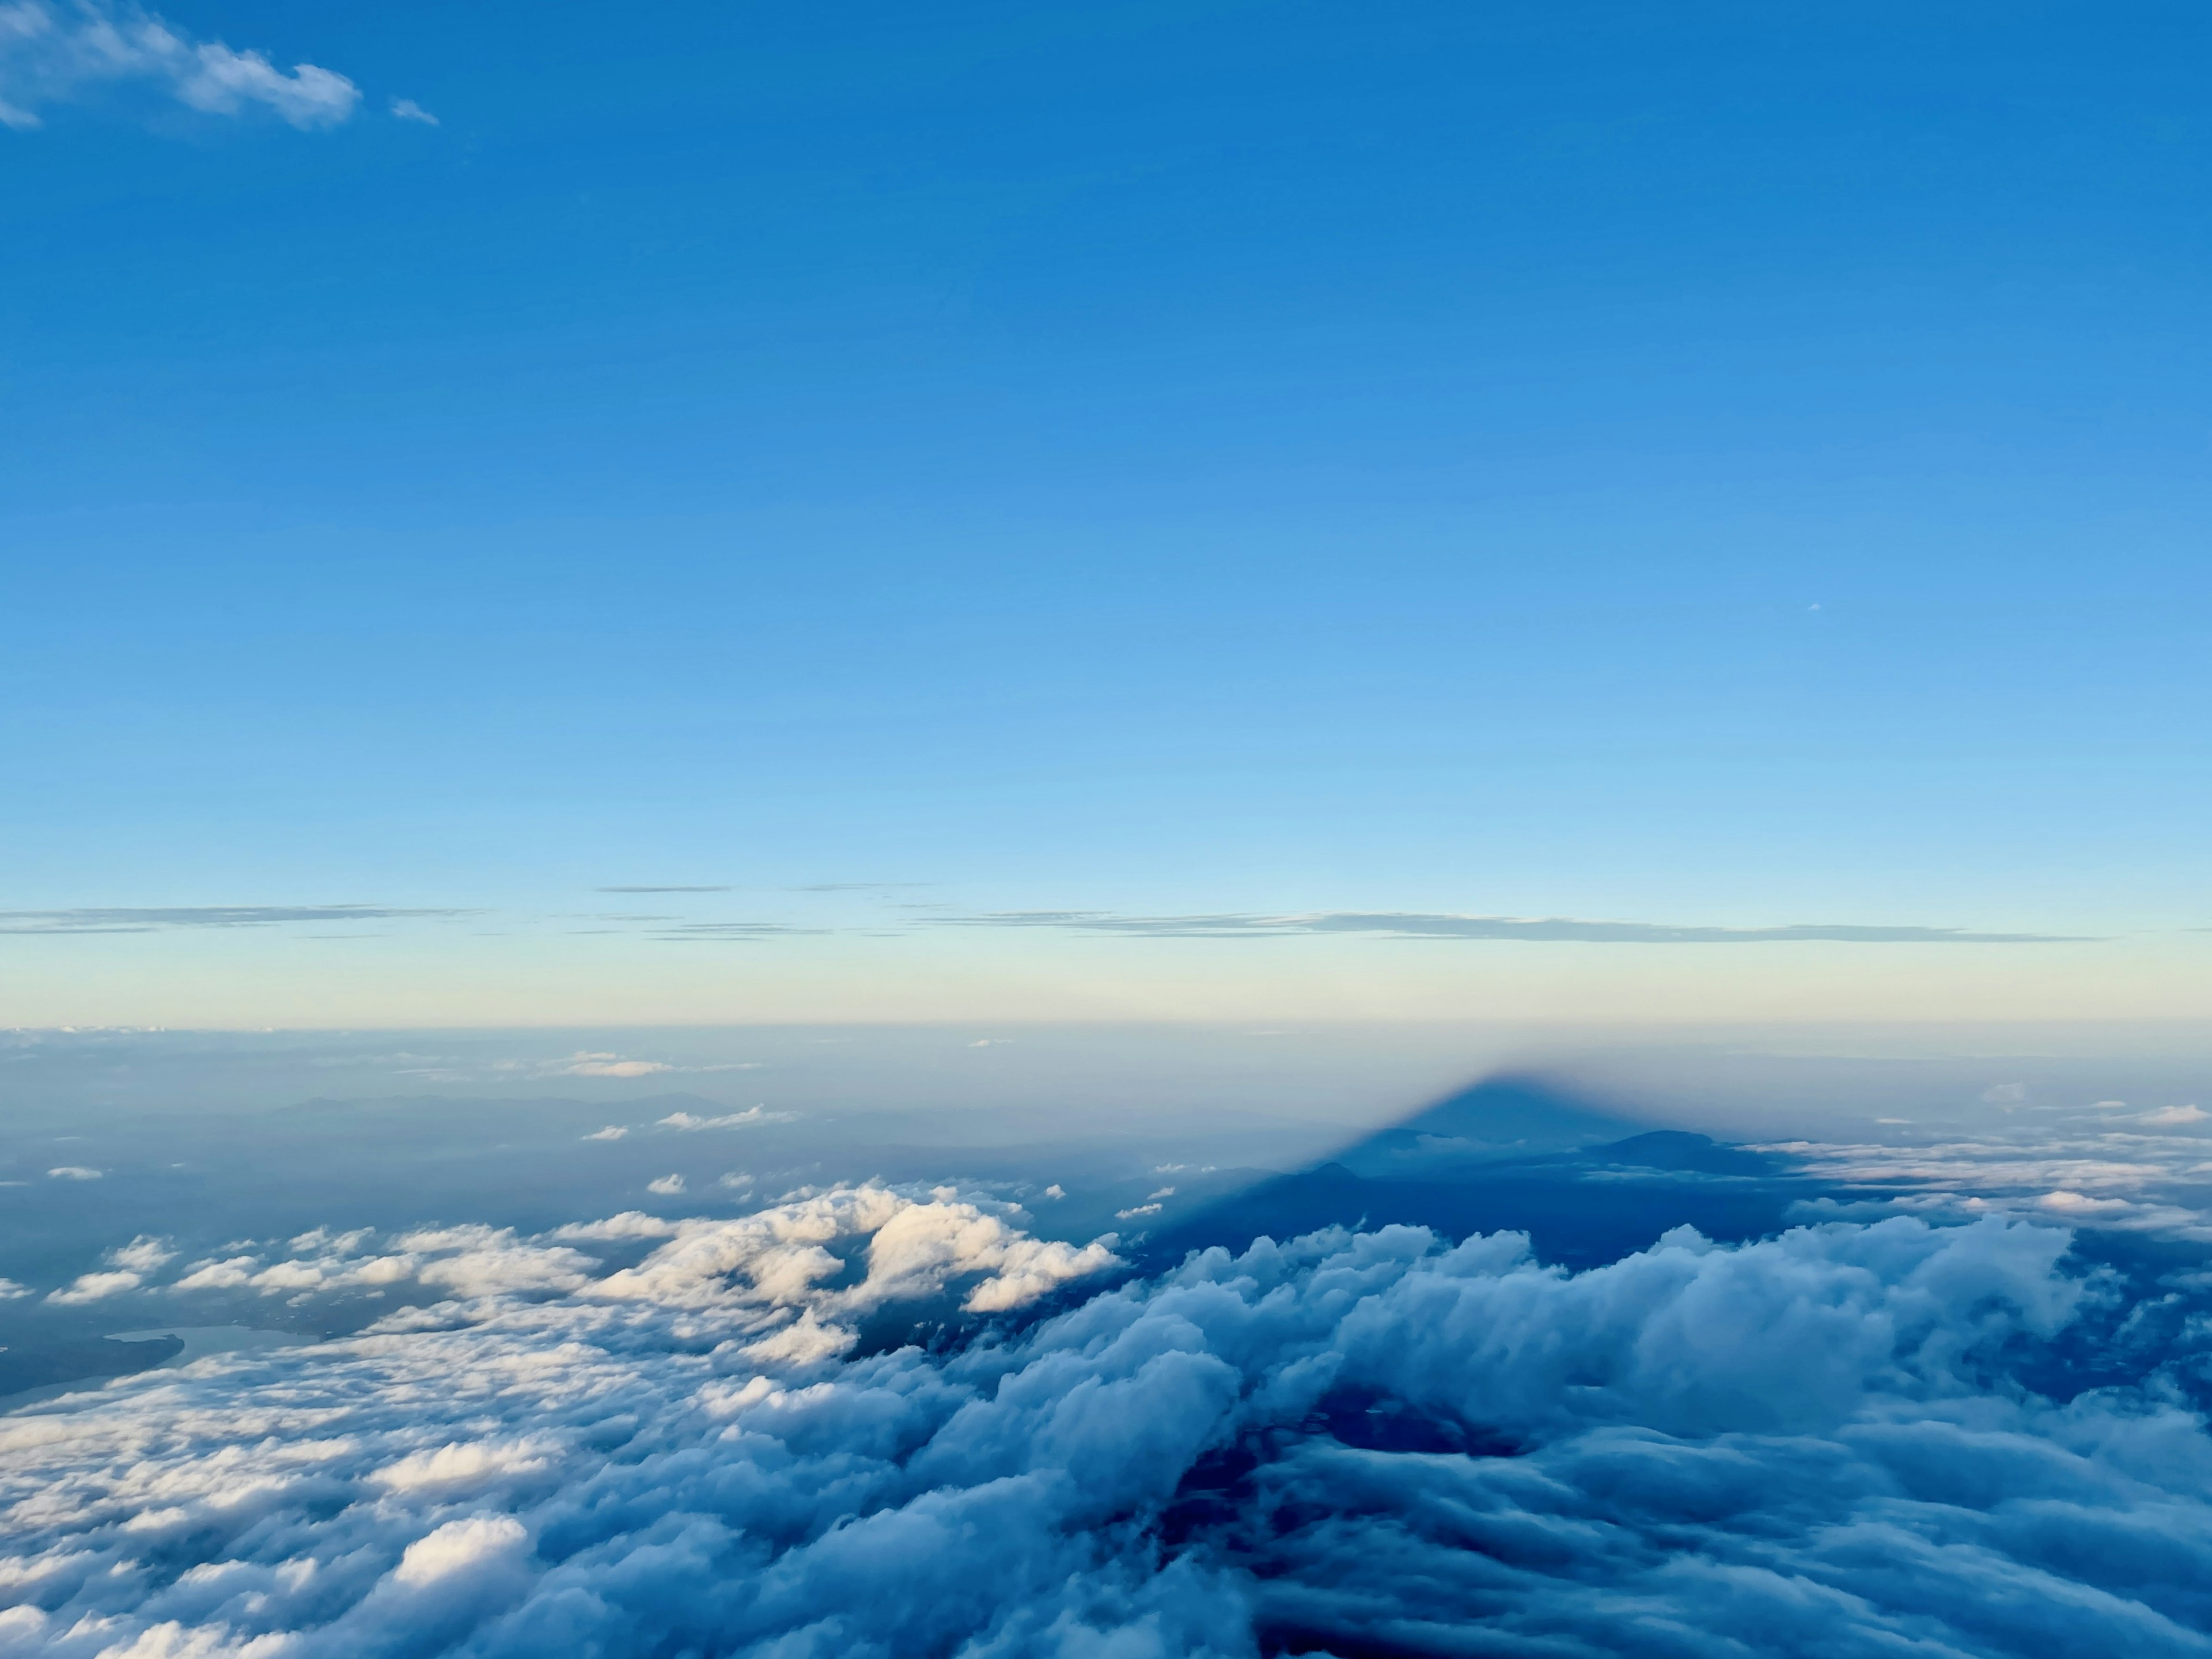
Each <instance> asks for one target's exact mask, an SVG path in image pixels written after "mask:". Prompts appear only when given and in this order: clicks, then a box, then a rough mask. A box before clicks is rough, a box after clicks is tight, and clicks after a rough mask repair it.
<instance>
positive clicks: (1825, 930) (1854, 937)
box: [936, 910, 2079, 945]
mask: <svg viewBox="0 0 2212 1659" xmlns="http://www.w3.org/2000/svg"><path fill="white" fill-rule="evenodd" d="M936 925H937V926H939V927H1048V928H1054V929H1060V930H1063V931H1066V932H1071V933H1125V934H1135V935H1139V936H1142V937H1145V938H1149V939H1273V938H1279V937H1282V936H1284V935H1287V934H1298V933H1364V934H1370V935H1372V936H1375V937H1376V938H1381V939H1526V940H1532V941H1536V942H1550V943H1554V944H1577V945H1790V944H1820V943H1827V944H1839V945H2056V944H2064V943H2075V942H2079V941H2077V940H2075V939H2073V937H2072V936H2071V935H2062V934H2056V933H1969V932H1967V931H1966V930H1965V929H1963V928H1958V927H1862V926H1856V925H1847V924H1843V923H1802V924H1797V925H1793V926H1790V927H1676V926H1672V925H1668V924H1664V923H1659V922H1648V921H1577V920H1575V919H1574V918H1572V917H1568V916H1468V915H1437V914H1430V913H1425V912H1417V911H1406V910H1328V911H1320V912H1316V913H1314V914H1311V915H1279V916H1276V915H1237V914H1231V913H1224V914H1219V915H1188V916H1124V915H1114V914H1112V913H1111V912H1109V911H1104V910H1000V911H994V912H991V913H988V914H986V915H973V916H946V917H943V918H940V919H939V921H937V923H936Z"/></svg>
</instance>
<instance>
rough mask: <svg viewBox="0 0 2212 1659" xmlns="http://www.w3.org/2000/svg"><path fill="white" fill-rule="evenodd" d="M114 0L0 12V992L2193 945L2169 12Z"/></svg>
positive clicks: (2198, 173)
mask: <svg viewBox="0 0 2212 1659" xmlns="http://www.w3.org/2000/svg"><path fill="white" fill-rule="evenodd" d="M11 15H14V16H15V17H16V18H18V19H21V18H42V19H44V20H45V22H44V24H43V25H42V27H43V30H44V32H43V33H38V34H37V37H36V38H35V39H33V32H26V31H24V30H19V31H18V32H17V35H16V36H15V37H11V39H10V40H9V41H6V42H0V104H4V105H6V106H9V108H10V109H13V110H15V112H17V114H18V115H19V116H20V117H21V119H18V120H16V121H15V122H13V123H12V125H6V126H0V151H4V157H3V158H0V235H4V237H5V239H6V243H7V245H8V246H9V248H10V250H11V251H12V252H13V255H14V257H11V258H9V259H7V260H6V261H5V262H4V263H0V574H4V581H5V588H4V593H5V601H4V609H5V611H6V612H7V613H8V616H9V622H8V625H7V630H6V635H5V637H6V640H7V647H6V651H5V653H4V656H0V766H4V767H5V769H6V775H7V776H8V777H9V778H10V779H11V780H12V786H11V790H10V793H11V795H12V796H13V798H14V799H13V802H12V804H11V806H10V809H9V811H8V812H7V813H5V814H4V815H0V869H4V871H5V891H4V893H0V908H4V909H6V910H7V911H8V912H9V913H10V915H11V917H12V918H13V919H12V920H11V921H9V922H8V923H7V924H5V925H6V926H8V927H12V928H14V929H15V930H16V931H14V932H10V933H0V990H4V1000H5V1001H6V1003H7V1005H8V1006H9V1008H12V1009H13V1010H14V1011H15V1012H14V1015H13V1019H14V1022H15V1023H25V1024H39V1023H46V1022H64V1021H66V1022H72V1023H100V1022H122V1021H131V1022H137V1021H161V1022H164V1023H203V1024H264V1023H266V1024H374V1023H380V1022H386V1021H391V1022H408V1021H421V1020H439V1021H447V1022H459V1023H466V1022H468V1021H471V1020H477V1019H481V1020H485V1021H499V1022H502V1023H512V1022H514V1021H518V1020H524V1021H526V1020H530V1019H535V1018H544V1019H570V1020H587V1019H624V1020H637V1019H649V1018H676V1019H710V1018H755V1017H758V1018H878V1017H884V1018H891V1017H896V1018H913V1017H943V1018H955V1017H957V1018H972V1017H986V1018H996V1017H1001V1016H1003V1017H1006V1018H1024V1017H1036V1018H1080V1017H1087V1016H1093V1015H1096V1016H1117V1015H1144V1016H1146V1017H1154V1016H1159V1015H1163V1014H1170V1015H1171V1014H1183V1013H1210V1014H1218V1015H1221V1016H1224V1017H1230V1018H1246V1017H1258V1016H1273V1015H1274V1014H1278V1013H1279V1014H1282V1015H1285V1016H1286V1017H1287V1016H1297V1017H1308V1018H1314V1017H1321V1016H1323V1015H1346V1016H1359V1017H1391V1016H1420V1017H1427V1018H1442V1017H1457V1016H1465V1017H1469V1018H1474V1017H1486V1018H1487V1017H1499V1016H1503V1017H1510V1018H1521V1017H1528V1018H1544V1017H1565V1016H1569V1015H1572V1016H1574V1017H1577V1018H1635V1017H1652V1018H1674V1017H1678V1016H1680V1017H1687V1016H1691V1015H1696V1016H1700V1017H1728V1018H1736V1017H1745V1018H1761V1017H1765V1016H1768V1015H1773V1016H1777V1017H1788V1018H1796V1019H1802V1018H1819V1017H1823V1016H1832V1017H1836V1018H1847V1017H1857V1016H1862V1015H1864V1016H1877V1015H1878V1016H1882V1017H1899V1016H1907V1015H1910V1016H1918V1017H1930V1016H1942V1015H1945V1014H1955V1015H1958V1016H1960V1017H1973V1018H1995V1017H2002V1016H2004V1015H2006V1014H2008V1013H2010V1014H2015V1015H2045V1014H2055V1013H2065V1014H2078V1015H2084V1016H2118V1015H2129V1014H2139V1015H2145V1016H2176V1015H2186V1014H2191V1013H2201V1012H2203V1007H2204V1006H2205V998H2206V995H2207V993H2208V991H2212V971H2208V970H2209V969H2212V934H2203V933H2198V934H2191V933H2188V932H2186V931H2185V930H2187V929H2190V928H2203V927H2212V911H2208V909H2207V907H2206V904H2205V902H2204V900H2203V893H2204V891H2205V878H2206V877H2207V875H2208V873H2212V872H2209V871H2208V864H2212V860H2208V857H2207V855H2206V854H2205V852H2204V850H2203V849H2204V839H2203V832H2202V825H2203V816H2204V811H2205V809H2206V807H2207V805H2208V799H2207V797H2208V793H2212V792H2208V789H2207V787H2206V784H2205V780H2206V778H2207V777H2208V776H2209V775H2212V773H2208V770H2207V767H2206V764H2205V763H2206V760H2207V756H2206V743H2205V739H2204V737H2203V732H2204V731H2205V729H2206V720H2205V711H2206V692H2207V690H2208V679H2212V669H2208V667H2207V653H2206V652H2205V650H2204V643H2205V639H2204V627H2205V624H2204V616H2205V603H2206V599H2207V597H2208V594H2207V588H2208V586H2212V584H2208V580H2207V577H2206V574H2205V569H2206V561H2205V559H2204V557H2203V545H2204V540H2205V531H2206V527H2207V523H2208V518H2212V513H2208V508H2212V405H2208V403H2207V400H2206V398H2205V396H2204V392H2203V387H2204V386H2205V384H2206V369H2207V368H2208V363H2207V358H2208V356H2212V351H2208V338H2207V334H2206V330H2205V328H2204V325H2203V314H2202V313H2203V308H2202V296H2203V293H2204V291H2205V286H2206V282H2207V279H2208V276H2212V271H2208V270H2207V265H2208V258H2207V256H2208V252H2212V249H2209V248H2208V237H2212V230H2208V226H2212V217H2208V215H2207V213H2206V211H2205V209H2206V206H2207V201H2206V197H2207V193H2208V192H2207V185H2208V177H2209V176H2212V150H2209V149H2208V141H2212V113H2208V112H2207V111H2206V110H2205V107H2204V106H2203V97H2202V89H2201V84H2200V82H2201V74H2200V69H2201V64H2202V63H2203V49H2204V47H2205V46H2206V44H2207V41H2206V40H2205V35H2206V33H2207V32H2208V30H2212V23H2207V22H2206V21H2204V20H2203V19H2201V18H2198V17H2197V16H2194V15H2191V14H2190V13H2189V12H2188V11H2187V10H2186V9H2183V8H2178V7H2170V6H2167V7H2130V6H2118V7H2115V6H2111V5H2106V6H2100V7H2095V8H2092V7H2088V6H2086V5H2043V6H2033V5H2031V6H2017V5H2015V6H2006V7H1997V6H1994V5H1992V6H1971V5H1959V6H1948V7H1943V8H1938V9H1929V8H1924V7H1923V8H1909V7H1903V6H1887V7H1885V6H1865V7H1857V8H1851V9H1848V11H1844V12H1835V13H1832V14H1829V15H1821V16H1808V15H1788V14H1785V13H1783V12H1778V11H1776V10H1774V9H1767V8H1753V7H1749V6H1741V7H1737V6H1719V5H1705V6H1699V5H1685V6H1675V7H1668V8H1663V9H1651V8H1638V7H1627V6H1577V5H1558V4H1547V5H1525V6H1524V5H1481V6H1443V5H1428V4H1405V5H1399V6H1395V7H1388V8H1372V7H1367V8H1354V7H1349V6H1334V7H1330V6H1321V5H1291V4H1230V5H1203V4H1182V5H1176V6H1172V7H1170V6H1155V5H1127V6H1109V5H1094V6H1081V7H1066V8H1052V9H1041V8H1035V7H1015V6H1008V5H1000V6H983V5H975V6H947V7H936V8H925V9H915V8H911V7H902V8H894V7H877V6H859V5H855V6H843V7H832V8H810V9H798V10H794V9H768V8H761V7H753V6H744V5H738V6H729V7H721V8H702V7H681V8H678V7H651V6H644V7H633V8H626V9H623V12H622V13H621V14H620V15H610V14H608V13H606V12H605V11H604V9H596V8H595V9H583V8H580V7H566V6H560V5H537V6H532V7H530V8H527V9H525V8H521V7H513V6H501V5H487V6H474V7H470V8H466V9H455V8H449V7H441V8H435V9H434V8H430V7H428V6H421V5H409V4H386V5H380V6H377V7H374V8H371V7H365V6H341V5H337V4H331V3H321V4H316V5H313V6H296V5H295V6H276V5H226V4H193V5H190V6H183V7H180V8H179V9H165V10H163V11H162V13H161V16H162V18H163V19H164V20H165V21H166V23H167V27H168V30H169V32H170V33H169V39H170V40H172V41H173V42H174V43H176V45H175V47H174V50H170V49H169V48H162V49H161V50H160V51H154V50H152V49H148V50H146V51H143V52H141V53H140V56H139V58H135V59H134V60H133V63H134V64H135V65H136V67H134V68H133V69H132V70H131V73H129V74H108V75H106V76H95V75H92V74H90V73H88V72H87V71H85V70H83V69H82V64H83V63H84V62H85V61H86V60H85V59H84V58H83V57H82V53H81V52H80V53H78V55H76V56H74V57H72V56H70V52H74V51H76V48H75V47H74V46H71V44H70V43H71V42H72V41H77V40H80V39H81V37H82V31H83V30H84V29H85V28H87V27H90V26H91V21H98V20H99V19H100V18H103V17H104V18H105V20H106V21H107V22H109V23H111V24H112V25H114V26H115V27H118V28H122V29H124V30H125V31H129V30H132V29H142V28H143V24H144V15H143V14H127V13H124V12H120V11H112V10H111V11H108V12H106V13H102V14H86V13H82V12H77V11H72V10H70V9H68V8H64V7H56V8H43V7H41V6H40V5H39V4H37V3H35V0H34V3H33V5H32V6H31V7H29V8H28V9H19V10H18V11H16V12H15V13H13V14H11ZM88 20H90V21H88ZM133 38H134V39H140V38H143V36H134V37H133ZM26 42H27V43H28V44H26ZM216 43H220V44H221V46H222V47H224V48H227V49H228V52H229V53H231V54H233V56H228V57H226V56H220V55H218V56H217V57H216V58H213V59H211V58H210V57H209V55H208V54H209V52H213V51H214V50H215V47H216ZM246 52H258V53H260V54H262V56H263V59H265V62H263V63H262V67H261V68H260V69H258V70H256V69H254V68H253V67H252V62H248V61H246V60H241V59H239V58H236V57H235V56H234V54H240V53H246ZM252 61H255V62H258V61H261V60H252ZM210 62H213V63H215V64H216V66H217V67H218V68H223V69H224V70H225V73H226V74H227V76H228V79H226V80H223V81H222V82H221V84H220V85H218V86H216V87H215V88H214V90H212V91H210V89H209V88H210V84H211V83H210V82H206V81H205V80H204V78H200V79H196V78H194V77H196V76H201V77H204V75H205V74H206V73H207V72H208V71H207V68H206V66H207V65H208V64H210ZM241 62H245V64H246V67H244V68H243V69H240V68H239V67H237V65H238V64H240V63H241ZM295 64H309V65H313V66H315V67H316V69H317V70H319V71H321V72H322V74H323V76H324V77H325V78H323V79H319V80H318V79H316V78H314V77H313V76H305V77H304V78H301V77H299V76H294V72H293V71H292V68H291V66H293V65H295ZM180 65H181V66H182V67H179V66H180ZM226 66H227V67H226ZM288 76H293V78H289V79H288V78H286V77H288ZM328 77H343V82H344V87H343V88H340V87H339V85H338V83H337V82H334V81H332V80H331V79H329V78H328ZM348 88H349V89H348ZM226 100H227V101H226ZM398 100H407V102H406V105H405V107H406V108H407V109H408V110H409V111H410V112H411V113H410V114H408V115H395V114H393V113H392V111H393V109H394V107H395V104H396V103H397V101H398ZM624 887H628V888H639V887H689V888H700V889H720V891H701V892H690V893H682V894H657V895H643V894H617V893H609V892H605V891H602V890H603V889H609V888H624ZM339 906H358V907H366V908H363V909H356V910H351V911H343V910H338V909H335V908H331V907H339ZM217 907H220V908H217ZM287 910H289V911H297V912H301V913H302V914H299V915H288V914H282V912H284V911H287ZM380 912H423V913H431V914H418V915H397V914H377V913H380ZM1040 913H1048V917H1051V918H1063V919H1062V920H1049V919H1042V918H1041V916H1040ZM1401 915H1413V916H1415V917H1421V918H1430V919H1434V918H1459V917H1478V918H1508V919H1513V918H1523V919H1525V918H1568V919H1573V920H1577V921H1589V922H1604V923H1620V922H1626V923H1632V924H1638V925H1644V926H1654V925H1664V926H1668V927H1691V928H1703V929H1708V930H1717V929H1753V930H1765V929H1773V928H1778V927H1792V926H1803V925H1816V926H1826V927H1864V928H1873V929H1876V930H1883V931H1887V932H1890V933H1893V938H1892V939H1891V940H1890V942H1886V943H1884V942H1874V943H1869V942H1865V941H1863V940H1859V941H1839V940H1836V939H1809V940H1808V939H1786V940H1780V941H1776V940H1771V939H1769V940H1759V941H1750V940H1744V941H1722V942H1714V941H1712V940H1706V941H1705V942H1692V943H1662V942H1656V941H1654V940H1653V939H1650V938H1647V937H1644V936H1640V935H1638V934H1636V933H1634V932H1633V930H1631V931H1630V932H1629V933H1625V934H1620V936H1618V937H1610V938H1599V937H1585V938H1582V939H1574V940H1567V941H1562V940H1559V939H1550V938H1540V939H1527V938H1520V937H1514V936H1512V935H1511V932H1510V929H1508V930H1506V936H1505V937H1497V936H1495V935H1496V934H1497V933H1498V930H1497V929H1495V928H1492V929H1490V930H1489V931H1490V933H1491V935H1492V936H1489V937H1480V938H1474V939H1460V938H1447V939H1439V938H1437V937H1436V936H1435V934H1434V932H1433V928H1434V927H1435V926H1436V925H1437V924H1435V923H1434V922H1433V921H1431V922H1429V923H1425V924H1423V925H1424V926H1427V927H1431V932H1430V933H1419V930H1418V929H1416V930H1414V931H1415V936H1414V937H1412V938H1407V937H1401V936H1400V935H1401V934H1403V933H1406V932H1407V929H1405V928H1403V927H1392V926H1389V925H1383V924H1377V925H1375V926H1371V927H1363V926H1361V925H1359V924H1356V923H1354V924H1342V923H1340V922H1333V921H1326V920H1325V921H1324V923H1323V924H1322V925H1318V926H1315V925H1309V923H1308V922H1307V921H1304V920H1303V919H1307V918H1315V917H1320V918H1323V919H1328V918H1342V917H1346V916H1352V917H1376V916H1383V917H1391V916H1401ZM1191 917H1211V918H1230V919H1231V922H1230V924H1229V925H1228V927H1226V929H1224V928H1223V927H1213V928H1212V929H1211V930H1210V932H1211V934H1212V936H1210V937H1191V936H1190V935H1192V934H1193V933H1207V932H1208V931H1209V930H1208V929H1206V928H1203V927H1198V928H1194V927H1191V926H1189V925H1187V922H1186V920H1185V919H1188V918H1191ZM1253 918H1262V919H1273V920H1270V921H1266V922H1264V923H1261V924H1255V923H1254V922H1253V921H1252V920H1251V919H1253ZM1285 918H1289V919H1293V920H1292V921H1290V922H1288V923H1285V922H1284V921H1283V920H1282V919H1285ZM1152 924H1162V925H1158V926H1155V925H1152ZM1916 929H1959V930H1965V931H1966V932H1968V933H1997V934H2007V935H2017V934H2047V935H2065V936H2076V935H2087V936H2090V937H2091V939H2093V942H2092V943H2065V942H2055V943H2054V942H2034V943H1964V942H1958V941H1955V940H1934V939H1927V938H1923V937H1919V936H1917V935H1916V934H1915V933H1913V932H1912V930H1916ZM1897 930H1903V931H1901V932H1900V931H1897ZM1474 931H1475V932H1477V933H1481V932H1482V931H1483V930H1482V929H1480V928H1476V929H1474ZM1225 933H1226V934H1227V935H1228V936H1224V934H1225ZM1255 934H1256V935H1257V936H1255ZM331 935H347V937H330V936H331ZM9 1018H10V1016H9V1014H8V1013H6V1012H0V1023H7V1022H8V1021H9Z"/></svg>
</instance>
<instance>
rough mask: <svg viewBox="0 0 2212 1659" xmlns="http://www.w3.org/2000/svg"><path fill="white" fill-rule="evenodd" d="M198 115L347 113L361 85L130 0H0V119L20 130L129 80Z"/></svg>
mask: <svg viewBox="0 0 2212 1659" xmlns="http://www.w3.org/2000/svg"><path fill="white" fill-rule="evenodd" d="M134 87H135V88H143V89H148V90H151V91H154V92H155V93H157V94H163V95H166V96H167V97H169V98H172V99H173V100H175V101H176V102H178V103H179V104H182V105H184V106H185V107H186V108H189V109H193V110H197V111H198V112H201V113H203V114H206V115H219V116H236V115H242V114H246V113H248V112H256V111H258V112H263V113H266V114H271V115H274V116H276V118H278V119H280V120H283V121H286V122H289V124H290V125H293V126H295V127H300V128H302V129H309V128H315V127H333V126H337V125H339V124H340V123H342V122H343V121H345V120H347V119H348V118H350V117H351V116H352V114H353V112H354V111H355V109H356V107H357V106H359V104H360V102H361V89H360V88H358V87H356V86H355V85H354V83H353V82H351V81H349V80H348V79H347V78H346V77H345V76H343V75H340V74H338V73H337V72H336V71H335V70H326V69H324V68H321V67H320V66H319V65H317V64H294V65H293V66H292V68H291V69H290V70H280V69H278V68H277V67H276V64H272V63H271V62H270V60H269V59H268V58H267V57H266V56H264V54H262V53H261V52H253V51H245V52H240V51H237V50H234V48H232V47H230V46H225V45H224V44H223V43H222V42H221V41H219V40H194V39H193V38H192V37H191V35H190V34H188V33H185V31H183V30H182V29H180V28H179V27H177V26H175V25H174V24H172V23H168V22H167V21H163V20H162V19H161V18H160V17H157V16H155V15H154V14H153V13H151V12H149V11H145V10H142V9H139V8H138V7H137V6H131V5H117V4H112V3H109V0H75V3H72V4H68V5H58V4H55V3H52V0H9V3H5V4H0V125H5V126H9V127H13V128H15V129H16V130H17V131H29V130H31V129H33V128H35V127H38V126H40V125H44V122H43V118H42V117H41V116H40V110H41V109H44V108H48V107H51V106H56V105H65V104H73V103H81V102H83V101H85V100H88V99H90V98H93V97H96V96H98V95H100V94H101V93H103V92H106V91H112V90H118V89H123V88H134Z"/></svg>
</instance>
